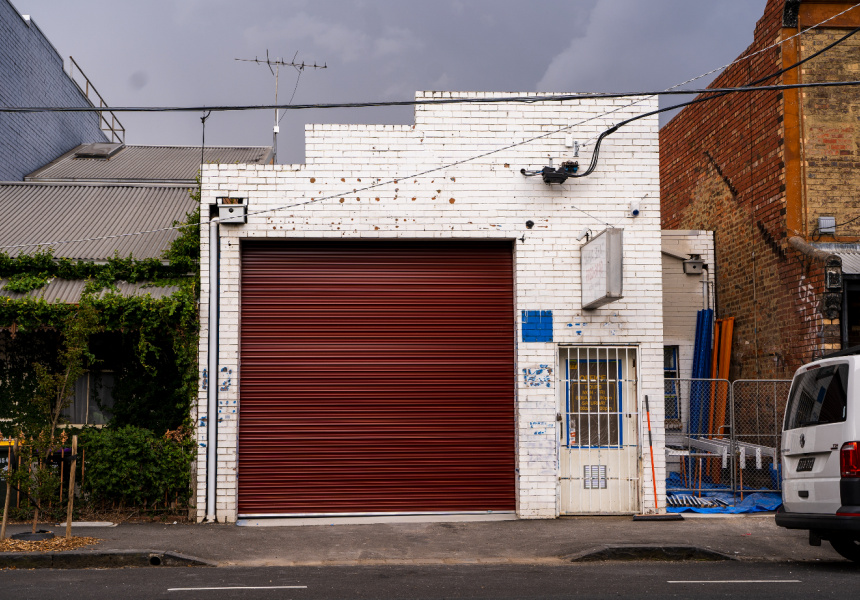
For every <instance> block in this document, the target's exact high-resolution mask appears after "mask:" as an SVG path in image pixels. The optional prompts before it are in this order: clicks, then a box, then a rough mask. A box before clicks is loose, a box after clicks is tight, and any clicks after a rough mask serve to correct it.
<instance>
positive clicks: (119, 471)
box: [80, 425, 195, 509]
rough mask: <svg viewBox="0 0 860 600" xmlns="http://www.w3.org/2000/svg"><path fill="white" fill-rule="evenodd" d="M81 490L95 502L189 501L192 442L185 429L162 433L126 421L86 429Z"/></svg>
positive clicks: (167, 503) (152, 505)
mask: <svg viewBox="0 0 860 600" xmlns="http://www.w3.org/2000/svg"><path fill="white" fill-rule="evenodd" d="M80 440H81V447H82V448H83V449H84V451H85V452H86V474H85V478H84V481H83V491H84V492H85V493H88V494H89V497H90V500H91V501H93V502H105V503H113V504H116V503H119V504H120V505H123V506H129V505H134V506H139V507H146V508H149V509H155V508H157V507H158V505H159V504H161V507H162V508H178V507H181V506H187V503H188V500H189V498H190V497H191V461H192V460H193V459H194V456H195V453H194V441H193V439H192V438H191V436H190V434H189V433H188V432H187V431H185V430H184V429H180V430H177V431H168V432H167V433H165V434H164V435H163V436H158V435H156V434H155V433H153V432H152V431H150V430H148V429H142V428H140V427H134V426H131V425H127V426H125V427H121V428H118V429H109V428H106V429H85V430H83V431H82V432H81V438H80Z"/></svg>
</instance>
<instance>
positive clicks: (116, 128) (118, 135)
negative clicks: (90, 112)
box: [69, 56, 125, 144]
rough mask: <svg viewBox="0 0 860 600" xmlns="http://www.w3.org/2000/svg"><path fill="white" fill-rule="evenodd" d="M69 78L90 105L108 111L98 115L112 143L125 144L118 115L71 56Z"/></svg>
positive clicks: (103, 129)
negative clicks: (79, 78) (80, 79)
mask: <svg viewBox="0 0 860 600" xmlns="http://www.w3.org/2000/svg"><path fill="white" fill-rule="evenodd" d="M76 75H79V76H80V77H82V78H83V81H78V79H77V78H76ZM69 77H70V78H71V80H72V81H73V82H74V83H75V85H76V86H78V89H79V90H80V91H81V93H82V94H83V95H84V96H85V97H86V99H87V101H89V103H90V104H92V105H93V106H94V107H97V108H106V109H108V110H106V111H99V112H98V113H97V114H98V116H99V126H100V127H101V130H102V131H104V132H105V133H110V136H109V137H110V141H111V142H118V143H120V144H122V143H125V127H124V126H123V124H122V123H120V121H119V119H118V118H117V117H116V115H115V114H114V113H113V112H111V111H110V109H109V108H108V104H107V102H105V100H104V98H102V95H101V94H99V92H98V90H97V89H96V87H95V86H94V85H93V84H92V82H91V81H90V80H89V78H88V77H87V76H86V74H84V72H83V70H82V69H81V67H80V65H79V64H78V63H77V62H75V59H74V58H72V57H71V56H70V57H69ZM90 93H92V95H93V97H90ZM94 100H95V102H94ZM105 112H107V113H108V115H109V116H110V120H108V119H107V118H106V117H105Z"/></svg>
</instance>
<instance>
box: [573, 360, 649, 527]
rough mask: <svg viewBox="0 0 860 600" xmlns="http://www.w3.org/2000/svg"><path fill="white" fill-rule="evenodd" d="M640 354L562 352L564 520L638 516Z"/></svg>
mask: <svg viewBox="0 0 860 600" xmlns="http://www.w3.org/2000/svg"><path fill="white" fill-rule="evenodd" d="M637 356H638V349H637V348H636V347H635V346H589V347H585V346H570V347H561V348H560V349H559V369H558V373H559V379H560V380H561V382H563V384H564V385H563V386H559V389H560V391H561V394H560V396H561V397H560V403H561V410H560V415H561V417H562V418H561V423H560V425H561V427H560V428H559V433H560V435H561V440H560V442H561V443H560V448H559V452H560V457H559V459H560V460H559V468H560V471H559V479H560V488H561V489H560V495H561V497H560V503H561V504H560V512H561V514H624V513H635V512H638V511H639V495H640V494H639V481H640V472H639V471H640V469H639V462H640V461H639V458H640V455H641V452H640V447H639V413H638V401H637V398H638V377H637V368H636V365H637Z"/></svg>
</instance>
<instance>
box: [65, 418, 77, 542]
mask: <svg viewBox="0 0 860 600" xmlns="http://www.w3.org/2000/svg"><path fill="white" fill-rule="evenodd" d="M77 470H78V436H76V435H73V436H72V468H71V469H70V471H69V507H68V508H67V509H66V538H70V537H72V508H73V507H74V504H75V471H77Z"/></svg>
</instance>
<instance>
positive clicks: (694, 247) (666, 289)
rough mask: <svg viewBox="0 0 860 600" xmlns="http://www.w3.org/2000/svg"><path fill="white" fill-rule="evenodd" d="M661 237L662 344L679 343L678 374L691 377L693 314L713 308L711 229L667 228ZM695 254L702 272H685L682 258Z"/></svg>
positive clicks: (694, 326)
mask: <svg viewBox="0 0 860 600" xmlns="http://www.w3.org/2000/svg"><path fill="white" fill-rule="evenodd" d="M661 233H662V239H663V245H662V249H663V344H665V345H666V346H678V369H679V373H678V377H680V378H682V379H685V378H690V377H692V376H693V349H694V347H695V345H696V315H697V313H698V311H700V310H702V309H705V308H714V287H713V281H714V232H713V231H693V230H685V229H684V230H682V229H675V230H671V229H666V230H663V231H662V232H661ZM691 254H698V255H699V256H701V257H702V260H704V261H705V265H706V268H705V269H704V271H703V273H702V274H701V275H687V274H686V273H684V261H683V259H682V258H681V257H684V258H689V257H690V255H691Z"/></svg>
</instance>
